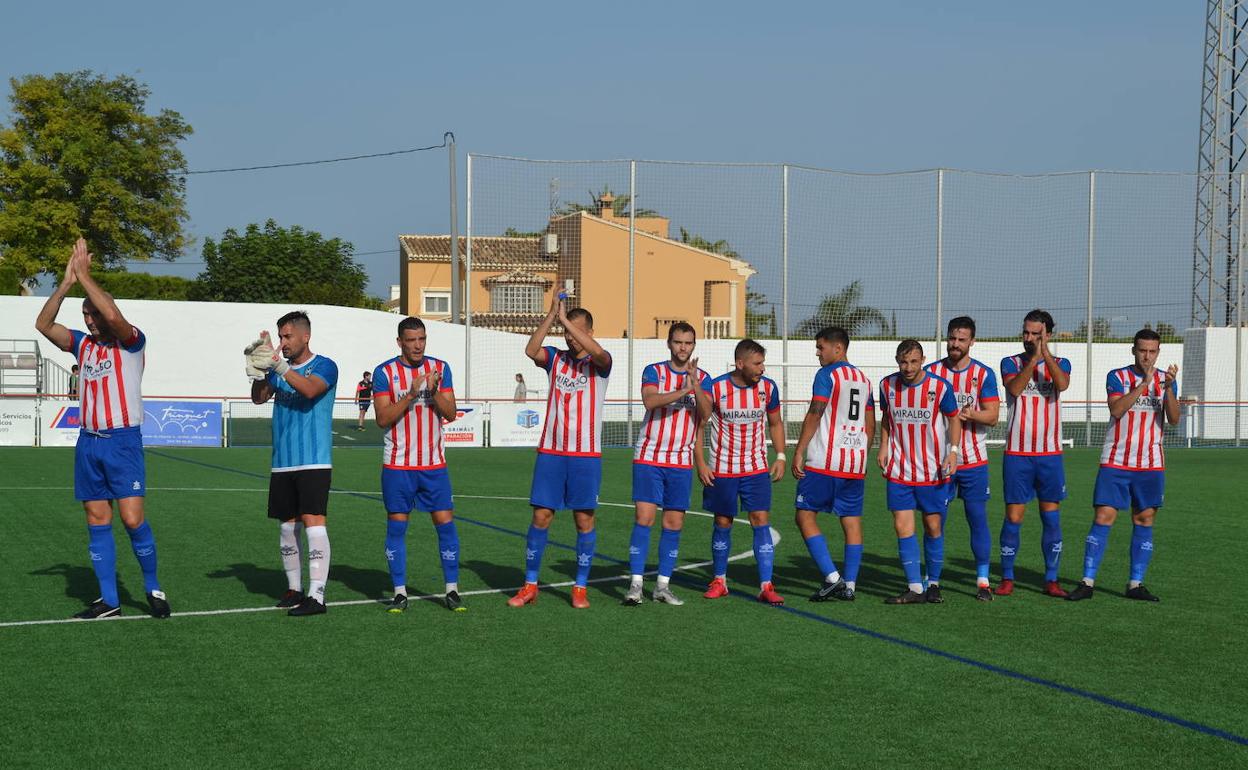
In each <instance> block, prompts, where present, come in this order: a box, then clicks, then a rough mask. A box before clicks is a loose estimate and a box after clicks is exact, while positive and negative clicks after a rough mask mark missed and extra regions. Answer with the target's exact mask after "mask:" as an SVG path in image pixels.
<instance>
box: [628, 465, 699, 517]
mask: <svg viewBox="0 0 1248 770" xmlns="http://www.w3.org/2000/svg"><path fill="white" fill-rule="evenodd" d="M692 487H693V469H692V468H670V467H666V466H662V465H647V464H646V463H633V502H634V503H653V504H654V505H657V506H659V507H660V508H662V509H663V510H665V511H687V510H689V497H690V489H691V488H692Z"/></svg>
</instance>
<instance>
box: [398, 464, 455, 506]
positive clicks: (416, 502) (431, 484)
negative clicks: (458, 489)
mask: <svg viewBox="0 0 1248 770" xmlns="http://www.w3.org/2000/svg"><path fill="white" fill-rule="evenodd" d="M381 501H382V502H383V503H384V504H385V506H386V513H411V512H412V511H414V510H420V511H428V512H430V513H432V512H433V511H452V510H454V509H455V504H454V503H452V502H451V474H450V473H448V472H447V470H446V468H434V469H432V470H427V471H417V470H407V469H404V468H382V469H381Z"/></svg>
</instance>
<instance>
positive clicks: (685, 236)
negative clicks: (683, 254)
mask: <svg viewBox="0 0 1248 770" xmlns="http://www.w3.org/2000/svg"><path fill="white" fill-rule="evenodd" d="M680 242H681V243H684V244H686V245H689V246H692V247H693V248H695V249H702V250H703V251H709V252H712V253H715V254H720V255H723V256H725V257H729V258H731V259H740V258H741V255H740V254H738V253H737V252H736V251H734V250H733V248H732V246H731V245H730V244H729V243H728V241H725V240H724V239H723V238H720V239H719V240H718V241H709V240H707V239H706V238H703V237H702V236H700V235H693V234H691V233H690V232H689V231H688V230H686V229H685V228H683V227H682V228H680Z"/></svg>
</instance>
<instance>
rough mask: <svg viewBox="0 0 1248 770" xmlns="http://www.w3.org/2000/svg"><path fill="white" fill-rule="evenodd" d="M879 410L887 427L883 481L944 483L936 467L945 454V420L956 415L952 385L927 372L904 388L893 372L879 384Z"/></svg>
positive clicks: (946, 423)
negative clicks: (886, 463) (886, 459)
mask: <svg viewBox="0 0 1248 770" xmlns="http://www.w3.org/2000/svg"><path fill="white" fill-rule="evenodd" d="M880 410H881V411H882V412H883V413H884V419H885V420H886V421H887V424H888V467H887V468H885V469H884V478H886V479H888V480H889V481H891V482H893V483H895V484H907V485H910V486H925V485H929V484H943V483H944V482H946V481H948V480H949V477H947V476H945V475H944V473H943V472H942V470H941V467H940V464H941V461H942V460H944V459H945V455H946V454H948V452H949V440H948V427H949V420H950V419H952V418H953V417H954V416H955V415H957V413H958V401H957V399H956V398H954V395H953V385H951V384H950V383H949V381H948V380H946V379H943V378H941V377H937V376H936V375H934V374H932V373H931V372H924V373H923V379H921V380H919V381H918V382H917V383H915V384H914V385H907V384H906V382H905V380H903V379H902V378H901V373H900V372H894V373H892V374H890V375H888V376H887V377H885V378H884V379H883V380H882V381H881V382H880Z"/></svg>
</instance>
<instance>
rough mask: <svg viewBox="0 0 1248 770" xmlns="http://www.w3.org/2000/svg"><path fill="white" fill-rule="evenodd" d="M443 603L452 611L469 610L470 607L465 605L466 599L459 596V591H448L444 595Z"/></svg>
mask: <svg viewBox="0 0 1248 770" xmlns="http://www.w3.org/2000/svg"><path fill="white" fill-rule="evenodd" d="M442 603H443V604H445V605H446V608H447V609H448V610H450V611H451V612H467V611H468V608H467V607H465V606H464V600H463V599H461V598H459V591H447V592H446V596H445V597H443V599H442Z"/></svg>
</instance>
